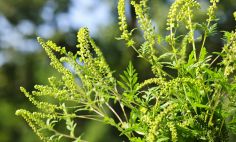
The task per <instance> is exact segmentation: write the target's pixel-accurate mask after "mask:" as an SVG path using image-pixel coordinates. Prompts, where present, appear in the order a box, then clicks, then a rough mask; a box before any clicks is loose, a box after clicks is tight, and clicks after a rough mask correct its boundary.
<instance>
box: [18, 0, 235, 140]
mask: <svg viewBox="0 0 236 142" xmlns="http://www.w3.org/2000/svg"><path fill="white" fill-rule="evenodd" d="M147 2H148V1H147V0H140V1H139V2H138V1H136V0H131V1H130V4H131V6H133V7H134V9H135V13H136V17H137V20H138V24H139V27H140V28H139V29H135V30H141V31H142V34H143V39H144V42H143V43H142V44H141V45H140V47H138V46H137V45H138V44H137V43H138V41H135V40H134V39H135V38H133V35H132V32H133V30H134V29H133V30H131V31H129V30H128V29H129V28H128V24H127V18H126V16H125V7H126V6H125V4H126V1H125V0H119V2H118V15H119V18H118V19H119V23H118V24H119V27H120V31H121V37H120V39H123V40H125V42H126V43H127V47H131V48H133V49H134V50H135V51H136V52H137V54H138V56H139V57H140V58H142V59H144V60H145V61H147V62H148V63H149V64H150V65H151V68H152V71H153V74H154V77H153V78H149V79H146V80H145V81H143V82H139V79H138V74H137V72H136V70H135V69H134V67H133V65H132V63H131V62H130V63H129V65H128V67H127V70H125V71H124V73H123V74H121V75H120V77H119V78H115V77H113V75H112V73H113V71H111V70H110V68H109V66H108V64H107V63H106V61H105V59H104V57H103V54H102V52H101V51H100V49H99V48H98V47H97V46H96V44H95V43H94V41H93V40H92V39H91V37H90V36H89V31H88V29H87V28H81V29H80V30H79V32H78V35H77V39H78V44H77V46H76V47H77V49H78V51H77V52H76V53H72V52H68V51H66V48H65V47H60V46H58V45H56V44H55V43H53V42H52V41H46V42H45V41H44V40H43V39H41V38H38V41H39V43H40V44H41V45H42V47H43V48H44V50H45V51H46V53H47V55H48V56H49V58H50V59H51V66H52V67H53V68H55V69H56V70H57V71H58V72H59V73H61V77H59V78H56V77H50V78H49V79H48V80H49V85H35V91H33V92H32V93H29V92H27V91H26V90H25V89H24V88H23V87H21V91H22V92H23V93H24V94H25V96H26V97H27V98H28V99H29V101H30V102H31V103H32V104H33V105H34V106H36V108H37V109H38V111H37V112H30V111H28V110H24V109H19V110H17V111H16V115H19V116H22V117H23V118H24V119H25V120H26V121H27V123H28V124H29V126H30V127H31V128H32V129H33V131H34V132H35V133H36V134H37V135H38V136H39V137H40V138H41V139H42V140H43V141H74V142H84V141H85V140H83V136H81V135H80V134H78V129H79V126H78V120H79V119H89V120H94V121H99V122H103V123H105V124H109V125H111V126H113V127H116V128H117V129H118V130H119V131H120V132H121V134H122V135H125V136H126V137H127V138H128V139H129V140H130V141H132V142H157V141H158V142H162V141H173V142H178V141H181V142H182V141H186V142H189V141H202V142H204V141H212V142H213V141H222V142H223V141H227V140H228V139H227V138H228V135H229V133H235V132H236V116H235V113H234V112H235V111H236V109H235V103H236V94H235V92H236V81H235V79H236V77H235V71H236V31H232V32H230V31H229V32H225V36H224V47H223V49H222V51H221V52H220V53H214V54H216V56H217V57H216V58H213V56H212V55H211V54H212V53H210V52H208V49H209V48H211V47H205V46H206V45H205V42H206V41H207V39H208V37H209V36H211V35H212V34H213V33H214V32H215V29H216V26H217V25H216V23H215V21H216V17H215V12H216V9H217V4H218V2H219V1H218V0H210V4H211V5H210V6H209V8H208V10H207V11H206V13H205V15H206V19H205V21H203V22H201V23H200V22H199V21H196V19H195V16H196V15H195V14H196V13H197V11H198V10H199V9H200V4H199V3H198V2H197V1H196V0H176V1H175V2H174V3H173V4H172V6H171V7H170V11H169V14H168V17H167V32H169V34H168V35H167V36H166V37H165V38H164V42H163V45H161V46H160V45H158V44H162V43H160V42H157V40H158V39H157V38H156V37H158V36H160V35H159V34H158V33H156V32H155V30H154V29H155V28H154V26H153V25H152V21H151V19H150V16H149V14H148V9H149V8H148V3H147ZM234 15H235V14H234ZM235 17H236V16H235ZM183 27H184V28H185V30H184V32H185V33H182V35H180V34H179V33H178V32H176V31H178V30H179V28H183ZM196 30H199V31H201V33H203V35H202V37H203V38H202V41H201V43H200V44H196V39H195V37H194V33H195V32H196ZM157 46H158V47H159V46H160V47H163V48H168V49H171V50H170V51H169V52H166V53H164V54H162V55H160V56H158V55H157V53H159V52H158V48H157ZM187 51H191V52H190V54H188V52H187ZM198 51H199V52H198ZM55 53H57V54H55ZM56 55H57V56H58V55H60V56H61V57H60V58H58V57H57V56H56ZM220 56H221V57H222V61H221V62H220V63H219V64H218V65H217V66H216V67H215V66H212V64H213V63H214V62H215V61H216V59H218V58H219V57H220ZM166 58H168V60H166ZM163 59H165V60H163ZM64 63H67V64H69V65H70V67H72V69H73V72H72V71H70V70H69V69H67V68H66V67H65V66H64ZM164 68H165V70H164ZM166 69H172V70H174V71H175V72H176V74H175V75H171V74H168V73H167V72H166ZM45 100H46V101H45ZM115 104H116V107H113V106H114V105H115ZM117 104H118V105H117ZM117 106H120V108H119V111H118V110H116V109H117ZM115 108H116V109H115ZM120 110H121V111H120ZM118 112H120V113H118ZM58 126H60V127H58ZM62 127H64V130H61V129H59V128H62ZM111 141H112V140H111Z"/></svg>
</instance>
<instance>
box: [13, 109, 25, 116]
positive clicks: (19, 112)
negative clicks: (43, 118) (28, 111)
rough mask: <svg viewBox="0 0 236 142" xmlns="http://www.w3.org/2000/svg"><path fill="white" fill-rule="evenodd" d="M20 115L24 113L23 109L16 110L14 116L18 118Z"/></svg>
mask: <svg viewBox="0 0 236 142" xmlns="http://www.w3.org/2000/svg"><path fill="white" fill-rule="evenodd" d="M22 113H24V110H23V109H18V110H17V111H16V112H15V115H17V116H19V115H21V114H22Z"/></svg>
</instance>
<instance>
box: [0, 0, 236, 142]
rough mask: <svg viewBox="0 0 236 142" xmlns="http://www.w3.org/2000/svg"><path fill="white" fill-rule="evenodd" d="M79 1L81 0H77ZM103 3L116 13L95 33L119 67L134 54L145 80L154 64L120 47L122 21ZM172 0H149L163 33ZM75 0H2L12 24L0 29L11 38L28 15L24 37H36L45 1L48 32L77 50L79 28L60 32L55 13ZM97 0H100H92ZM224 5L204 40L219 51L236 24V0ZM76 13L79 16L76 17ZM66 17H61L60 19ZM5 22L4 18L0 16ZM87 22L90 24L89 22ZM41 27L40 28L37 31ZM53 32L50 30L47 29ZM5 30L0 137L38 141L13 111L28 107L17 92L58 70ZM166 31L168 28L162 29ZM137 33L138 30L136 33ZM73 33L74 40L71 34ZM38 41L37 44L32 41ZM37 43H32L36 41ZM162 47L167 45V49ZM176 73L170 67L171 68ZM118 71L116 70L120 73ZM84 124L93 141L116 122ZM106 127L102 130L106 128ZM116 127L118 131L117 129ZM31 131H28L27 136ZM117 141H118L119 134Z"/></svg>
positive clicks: (0, 44)
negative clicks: (235, 17) (28, 26)
mask: <svg viewBox="0 0 236 142" xmlns="http://www.w3.org/2000/svg"><path fill="white" fill-rule="evenodd" d="M199 1H200V2H201V3H204V4H206V5H207V4H209V2H208V1H207V0H199ZM78 2H79V1H78ZM100 2H102V3H109V5H110V6H111V7H112V13H111V14H112V15H113V16H112V17H114V18H113V19H111V21H113V22H111V23H110V24H109V25H106V27H105V26H104V27H101V28H99V30H98V31H97V33H95V34H94V38H95V41H96V43H97V44H98V45H99V47H102V49H101V50H102V52H103V53H104V55H105V58H106V60H107V61H108V64H109V65H110V66H111V69H112V70H121V69H124V67H125V66H127V64H128V62H127V61H128V60H130V59H131V60H133V63H134V66H135V67H136V69H137V71H138V72H139V74H140V75H143V76H139V77H140V80H143V79H145V78H147V77H150V76H152V73H151V72H147V71H148V69H149V68H150V66H149V65H148V64H147V63H145V62H143V61H141V60H139V59H137V58H136V53H135V52H134V51H133V50H132V49H126V48H120V47H122V46H124V44H123V43H122V42H120V41H117V40H116V39H115V38H114V37H118V36H119V31H118V30H117V29H118V24H117V23H118V22H117V19H116V18H115V17H117V12H116V11H117V10H116V5H117V3H116V2H115V1H112V2H111V1H109V0H102V1H100ZM172 2H173V1H171V0H159V1H156V0H150V6H151V17H152V18H153V20H154V22H155V24H156V25H157V26H158V27H159V30H160V31H158V32H159V33H164V32H165V25H166V23H165V21H166V15H167V12H168V9H169V6H170V4H171V3H172ZM50 3H54V4H53V5H56V7H54V6H50ZM71 3H72V1H67V0H57V1H56V0H45V1H42V0H0V16H1V18H6V19H7V20H8V22H9V23H10V25H11V26H10V27H8V28H7V29H6V27H0V29H6V30H9V32H8V31H7V33H8V36H9V39H11V38H12V39H14V35H15V34H13V33H11V31H12V30H15V29H16V28H17V27H19V23H21V22H22V21H25V20H27V22H30V23H31V24H32V25H34V27H35V29H37V30H34V32H32V33H29V34H24V33H20V35H21V36H22V37H23V40H27V39H28V40H35V39H36V36H37V35H38V33H37V32H39V30H40V27H41V26H40V25H42V24H44V23H45V22H47V21H45V19H44V18H43V17H42V16H41V13H42V11H43V9H44V8H45V7H47V6H48V5H49V6H48V7H49V9H50V8H51V9H54V10H53V13H54V14H53V18H52V20H51V21H50V23H49V25H50V26H51V27H54V28H55V29H56V30H55V31H54V32H53V34H52V35H50V37H47V38H50V39H52V40H53V41H55V42H57V43H58V44H59V45H62V46H66V47H70V48H71V50H72V52H74V51H75V48H74V47H75V44H76V42H75V41H76V39H75V38H74V37H75V35H76V34H75V33H76V31H77V30H78V29H75V28H73V27H71V28H70V29H69V30H68V31H65V32H62V31H61V30H60V28H59V27H58V23H57V22H56V15H57V14H59V13H63V12H68V9H69V7H70V6H71V5H70V4H71ZM93 3H96V0H94V1H93ZM219 5H220V7H219V9H218V12H217V16H218V17H220V18H221V19H223V20H222V21H220V22H219V23H218V24H219V26H218V28H217V29H216V30H217V32H216V34H215V35H214V36H213V37H211V38H210V40H209V42H207V43H206V44H207V45H209V47H214V49H212V51H220V50H221V47H223V43H222V42H221V41H218V40H215V39H219V37H222V34H223V33H222V32H221V31H223V30H224V31H231V30H233V29H234V28H235V21H233V15H232V13H233V11H235V7H236V3H235V2H234V0H224V1H223V0H222V1H221V2H220V4H219ZM129 12H130V14H128V17H129V18H128V22H129V27H131V28H134V27H136V26H137V25H136V24H137V22H136V18H135V15H134V9H133V8H130V9H129ZM199 15H200V16H199V17H198V19H201V18H204V17H201V14H199ZM75 18H76V17H75ZM60 20H61V21H63V19H60ZM1 23H2V21H1ZM85 26H86V25H85ZM36 31H37V32H36ZM49 32H50V31H49ZM3 33H4V32H3V31H2V30H1V32H0V63H1V64H0V65H1V66H0V81H1V82H0V98H1V99H0V114H1V118H0V141H9V142H10V141H14V142H15V141H19V142H20V141H22V142H27V141H29V142H30V141H36V140H37V139H38V138H36V137H35V135H34V134H33V133H32V132H31V130H30V129H29V128H28V127H27V126H26V125H23V124H22V120H21V119H19V118H16V116H15V115H14V113H15V110H16V108H19V107H24V108H25V107H30V106H29V105H28V102H26V101H25V99H24V97H23V96H22V95H19V94H20V92H19V86H25V87H26V88H27V90H32V88H33V85H34V84H45V83H46V78H47V77H48V76H50V75H52V74H53V75H55V74H56V73H55V72H54V71H53V70H52V69H51V68H50V67H49V66H48V62H49V61H48V59H47V57H46V56H45V54H44V52H42V51H41V50H32V51H31V50H30V51H28V50H27V49H23V50H22V49H17V48H15V47H14V46H12V45H8V44H5V42H4V38H5V37H4V36H3ZM164 34H165V33H164ZM138 38H139V37H138V36H137V39H138ZM73 39H74V40H73ZM12 42H15V44H14V45H17V44H18V43H17V42H18V41H12ZM33 45H34V44H33ZM32 48H34V47H32ZM163 52H164V51H163ZM168 72H170V73H173V74H174V72H172V71H168ZM118 73H119V72H117V73H115V75H118ZM84 125H85V126H84V127H85V128H86V130H87V131H88V132H91V133H88V135H87V137H88V138H91V140H90V141H95V140H93V138H94V137H92V135H95V134H97V135H95V137H96V138H97V139H96V140H98V138H99V137H100V138H101V139H100V141H106V140H107V141H109V140H110V139H111V138H112V137H113V135H114V134H113V133H114V132H113V131H111V134H110V135H109V136H108V135H106V136H103V135H102V132H105V131H109V130H113V129H112V128H106V127H103V126H101V125H99V124H97V123H95V124H94V123H85V124H84ZM94 127H100V130H101V131H100V132H101V133H100V134H99V133H97V132H96V133H94V132H93V130H94V129H93V128H94ZM102 130H103V131H102ZM115 133H117V132H115ZM25 135H27V137H25ZM117 141H120V140H119V138H117Z"/></svg>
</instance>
